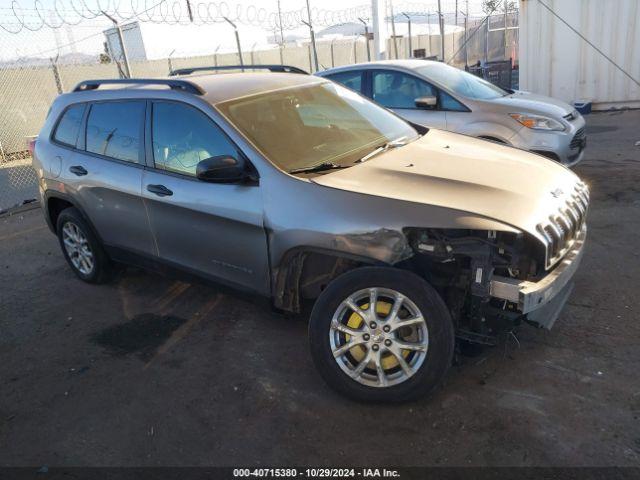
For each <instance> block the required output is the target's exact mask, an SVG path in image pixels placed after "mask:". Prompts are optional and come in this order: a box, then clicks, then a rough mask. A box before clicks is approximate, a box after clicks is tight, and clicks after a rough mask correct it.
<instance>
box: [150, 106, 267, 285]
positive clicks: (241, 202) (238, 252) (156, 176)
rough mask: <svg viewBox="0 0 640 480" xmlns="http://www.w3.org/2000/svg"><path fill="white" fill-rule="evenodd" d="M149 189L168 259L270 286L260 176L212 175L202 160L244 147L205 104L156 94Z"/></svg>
mask: <svg viewBox="0 0 640 480" xmlns="http://www.w3.org/2000/svg"><path fill="white" fill-rule="evenodd" d="M151 103H152V104H151V109H152V111H151V115H150V118H149V121H148V124H147V132H149V134H148V135H149V137H150V138H151V144H150V145H148V146H147V156H148V157H149V158H148V164H149V165H150V166H151V168H149V169H147V170H146V171H145V172H144V177H143V195H144V197H145V203H146V205H147V209H148V212H149V220H150V223H151V229H152V231H153V234H154V237H155V240H156V242H157V246H158V255H159V256H160V259H161V260H163V261H164V262H166V263H169V264H173V265H175V266H178V267H180V268H183V269H187V270H190V271H192V272H194V273H197V274H200V275H204V276H208V277H212V278H213V279H215V280H219V281H222V282H224V283H229V284H232V285H234V286H239V287H245V288H248V289H251V290H256V291H259V292H261V293H268V291H269V276H268V271H269V265H268V255H267V238H266V233H265V230H264V226H263V206H262V194H261V189H260V186H259V185H257V184H251V185H249V184H220V183H208V182H204V181H201V180H198V179H197V178H196V166H197V165H198V162H200V161H201V160H204V159H206V158H209V157H213V156H216V155H231V156H233V157H235V158H238V156H239V155H241V153H240V152H239V151H238V148H237V147H236V146H235V145H234V144H233V142H232V141H231V140H230V139H229V138H228V137H227V136H226V135H225V133H224V132H223V131H222V130H221V129H220V128H219V127H218V126H217V125H216V123H214V121H213V120H212V119H211V118H210V117H209V116H208V115H207V114H205V113H204V112H202V111H201V110H199V109H197V108H195V107H194V106H191V105H187V104H185V103H180V102H173V101H154V102H151Z"/></svg>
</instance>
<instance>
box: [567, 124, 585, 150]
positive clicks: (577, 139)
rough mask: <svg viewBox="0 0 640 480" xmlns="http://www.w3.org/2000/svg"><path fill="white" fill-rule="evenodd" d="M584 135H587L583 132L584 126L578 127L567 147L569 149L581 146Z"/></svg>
mask: <svg viewBox="0 0 640 480" xmlns="http://www.w3.org/2000/svg"><path fill="white" fill-rule="evenodd" d="M586 136H587V135H586V134H585V131H584V127H582V128H580V129H579V130H578V131H577V132H576V134H575V135H574V136H573V138H572V139H571V143H570V144H569V147H570V148H571V149H574V148H579V147H581V146H582V142H583V140H584V139H585V137H586Z"/></svg>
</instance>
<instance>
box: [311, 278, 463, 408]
mask: <svg viewBox="0 0 640 480" xmlns="http://www.w3.org/2000/svg"><path fill="white" fill-rule="evenodd" d="M454 338H455V335H454V329H453V323H452V321H451V317H450V315H449V311H448V310H447V307H446V305H445V304H444V302H443V301H442V298H440V296H439V295H438V293H437V292H436V291H435V290H434V289H433V288H432V287H431V286H430V285H429V284H428V283H427V282H425V281H424V280H423V279H422V278H420V277H418V276H417V275H415V274H413V273H411V272H407V271H404V270H399V269H394V268H384V267H364V268H359V269H356V270H352V271H350V272H347V273H345V274H343V275H341V276H340V277H338V278H337V279H336V280H334V281H333V282H331V283H330V284H329V285H328V286H327V288H326V289H325V290H324V291H323V292H322V294H321V295H320V297H319V298H318V300H317V302H316V304H315V305H314V307H313V311H312V313H311V319H310V324H309V339H310V344H311V353H312V357H313V360H314V363H315V365H316V367H317V369H318V371H319V372H320V374H321V375H322V377H323V378H324V380H325V381H326V382H327V383H328V384H329V385H330V386H331V387H332V388H334V389H335V390H337V391H338V392H340V393H342V394H344V395H347V396H349V397H351V398H353V399H355V400H359V401H367V402H403V401H408V400H412V399H415V398H417V397H421V396H424V395H426V394H427V393H429V392H430V391H431V390H433V389H434V387H436V386H437V385H438V384H439V383H440V382H441V380H442V379H443V377H444V375H445V373H446V372H447V370H448V368H449V367H450V366H451V362H452V358H453V352H454Z"/></svg>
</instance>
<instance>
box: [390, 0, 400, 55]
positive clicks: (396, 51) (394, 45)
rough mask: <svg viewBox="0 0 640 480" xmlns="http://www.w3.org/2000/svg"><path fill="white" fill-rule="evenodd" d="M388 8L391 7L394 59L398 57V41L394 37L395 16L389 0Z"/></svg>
mask: <svg viewBox="0 0 640 480" xmlns="http://www.w3.org/2000/svg"><path fill="white" fill-rule="evenodd" d="M389 8H390V9H391V36H392V37H393V53H394V54H395V56H396V60H397V59H398V42H397V39H396V18H395V14H394V13H393V2H392V0H389Z"/></svg>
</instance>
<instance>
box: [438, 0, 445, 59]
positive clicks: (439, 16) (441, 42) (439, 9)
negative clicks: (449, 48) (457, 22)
mask: <svg viewBox="0 0 640 480" xmlns="http://www.w3.org/2000/svg"><path fill="white" fill-rule="evenodd" d="M438 23H439V24H440V55H441V56H442V61H443V62H444V18H442V5H441V2H440V0H438Z"/></svg>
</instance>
